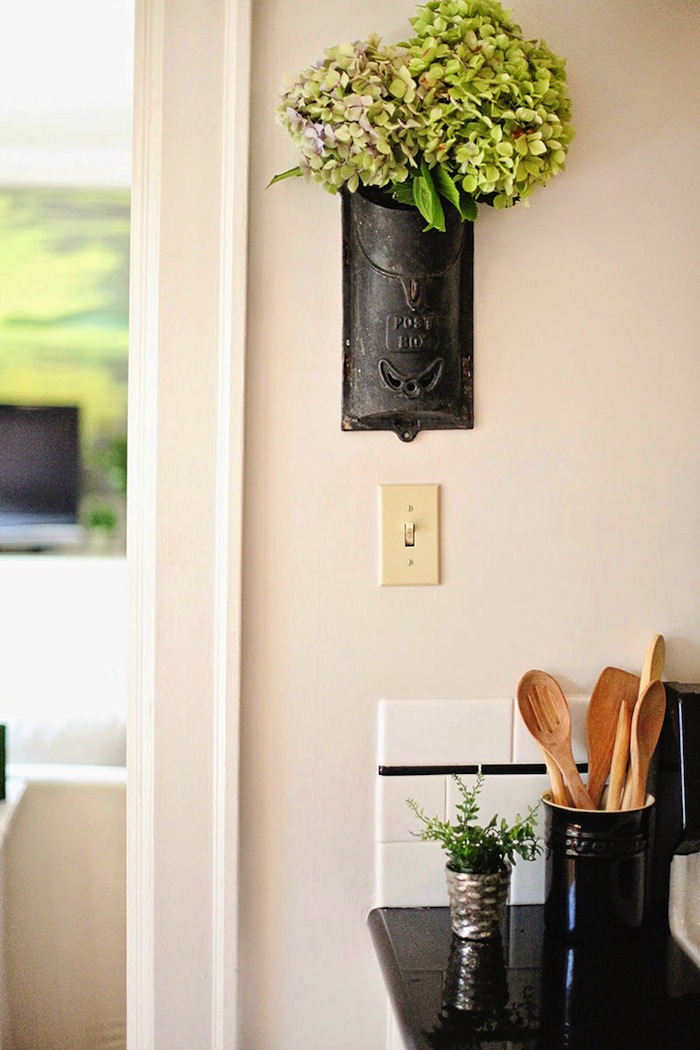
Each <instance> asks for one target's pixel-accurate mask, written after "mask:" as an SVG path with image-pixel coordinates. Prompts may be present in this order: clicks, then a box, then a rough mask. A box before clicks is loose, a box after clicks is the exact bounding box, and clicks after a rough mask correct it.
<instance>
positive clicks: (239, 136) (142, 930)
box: [127, 0, 250, 1050]
mask: <svg viewBox="0 0 700 1050" xmlns="http://www.w3.org/2000/svg"><path fill="white" fill-rule="evenodd" d="M249 68H250V0H221V2H219V3H202V2H201V0H136V51H135V103H134V177H133V191H132V234H131V236H132V261H131V321H130V364H129V510H128V514H129V523H128V565H129V577H130V676H129V705H128V810H127V813H128V816H127V839H128V841H127V869H128V880H127V882H128V885H127V926H128V1035H127V1045H128V1048H129V1050H192V1047H195V1046H196V1047H197V1048H201V1050H205V1048H211V1050H234V1048H235V1047H236V1045H237V1010H236V998H237V995H236V987H237V970H238V960H237V928H238V917H237V888H238V887H237V869H238V860H237V856H238V721H239V718H238V714H239V681H240V674H239V662H240V592H241V517H242V488H243V385H244V380H243V362H244V347H245V322H246V318H245V298H246V284H245V275H246V258H247V181H248V105H249Z"/></svg>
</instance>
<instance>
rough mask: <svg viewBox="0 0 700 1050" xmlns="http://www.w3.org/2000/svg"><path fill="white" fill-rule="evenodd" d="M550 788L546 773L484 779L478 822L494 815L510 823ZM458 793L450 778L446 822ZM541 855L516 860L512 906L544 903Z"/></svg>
mask: <svg viewBox="0 0 700 1050" xmlns="http://www.w3.org/2000/svg"><path fill="white" fill-rule="evenodd" d="M462 779H463V780H464V783H465V784H466V785H467V787H473V785H474V782H475V780H476V777H475V776H467V777H463V778H462ZM548 788H549V779H548V777H547V775H546V774H545V773H542V774H537V773H534V774H532V773H522V774H521V773H515V774H504V775H503V776H500V775H498V776H487V777H486V778H485V781H484V786H483V788H482V790H481V794H480V795H479V822H480V823H482V822H487V821H489V820H490V819H491V817H492V816H493V815H494V813H497V814H498V816H499V817H505V819H506V820H507V821H508V822H509V823H512V822H513V821H514V820H515V817H516V816H517V814H518V813H519V814H520V815H521V816H524V815H525V814H526V813H527V808H528V806H533V805H535V804H536V803H537V801H538V799H539V798H540V796H541V795H542V793H543V792H544V791H547V789H548ZM459 797H460V796H459V789H458V787H457V785H456V784H455V782H454V780H453V779H452V778H451V777H450V778H449V781H448V785H447V815H448V819H449V820H454V819H455V818H456V815H457V814H456V809H455V806H456V803H457V802H458V801H459ZM543 818H544V815H543V812H542V809H541V808H540V810H539V812H538V820H537V833H538V835H539V837H540V838H541V837H542V834H543ZM543 858H544V852H543V853H541V854H540V856H539V857H538V858H537V859H536V860H532V861H523V860H517V861H516V863H515V865H514V868H513V878H512V880H511V887H510V903H511V904H541V903H542V902H543V900H544V859H543Z"/></svg>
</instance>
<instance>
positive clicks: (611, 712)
mask: <svg viewBox="0 0 700 1050" xmlns="http://www.w3.org/2000/svg"><path fill="white" fill-rule="evenodd" d="M638 696H639V675H636V674H630V673H629V671H622V670H620V668H619V667H606V668H604V670H603V671H601V673H600V676H599V678H598V681H597V682H596V684H595V688H594V690H593V692H592V694H591V700H590V703H589V705H588V714H587V717H586V735H587V737H588V784H587V787H588V794H589V795H590V796H591V800H592V801H593V803H594V805H595V806H598V805H599V804H600V797H601V795H602V794H603V788H604V787H605V781H606V780H607V778H608V774H609V772H610V767H611V764H612V757H613V749H614V747H615V735H616V732H617V726H618V720H619V717H620V707H622V706H623V705H624V706H625V707H626V708H628V709H629V717H630V719H631V717H632V711H633V710H634V705H635V704H636V702H637V698H638ZM625 764H626V763H625Z"/></svg>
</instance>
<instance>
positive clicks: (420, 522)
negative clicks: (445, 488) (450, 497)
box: [379, 485, 440, 587]
mask: <svg viewBox="0 0 700 1050" xmlns="http://www.w3.org/2000/svg"><path fill="white" fill-rule="evenodd" d="M439 503H440V486H439V485H380V486H379V508H380V557H379V582H380V584H381V585H382V587H405V586H412V585H417V586H425V585H435V584H439V583H440V506H439Z"/></svg>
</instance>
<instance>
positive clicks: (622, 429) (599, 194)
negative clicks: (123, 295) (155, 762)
mask: <svg viewBox="0 0 700 1050" xmlns="http://www.w3.org/2000/svg"><path fill="white" fill-rule="evenodd" d="M411 13H412V9H411V6H410V4H409V5H408V6H407V5H406V4H404V3H399V0H388V2H387V3H386V4H384V5H380V6H378V5H376V4H372V3H369V2H368V0H361V2H359V3H356V4H346V3H342V4H341V3H340V2H339V0H311V2H310V3H307V4H305V5H304V6H303V8H302V7H301V6H300V5H299V4H298V3H292V2H290V0H258V2H257V3H256V5H255V27H254V28H255V38H254V53H253V143H252V147H253V154H252V156H253V166H252V181H251V204H252V214H251V236H252V244H251V270H250V283H251V298H250V345H249V360H248V365H247V368H248V390H247V434H246V442H247V446H246V454H247V482H246V519H245V528H246V544H245V591H244V624H245V638H244V694H243V723H242V745H241V746H242V807H243V810H242V812H243V826H242V841H241V854H242V887H241V892H242V897H241V908H242V917H243V930H242V958H241V973H242V1009H243V1036H242V1043H241V1045H242V1047H243V1050H378V1048H380V1047H381V1046H382V1042H383V1038H384V1002H385V1000H384V993H383V989H382V987H381V981H380V977H379V973H378V970H377V967H376V965H375V962H374V958H373V954H372V950H371V947H370V942H369V936H368V934H367V931H366V928H365V922H364V920H365V916H366V913H367V911H368V910H369V908H370V907H371V906H372V895H373V881H374V874H373V864H374V858H373V821H374V813H373V794H374V770H375V721H376V710H377V702H378V700H379V698H380V697H381V696H393V697H493V698H496V697H507V696H512V695H513V691H514V688H515V684H516V682H517V679H518V677H519V675H520V674H521V672H522V671H524V670H525V669H526V668H528V667H531V666H541V667H543V668H546V669H547V670H549V671H551V672H553V673H555V674H556V675H558V676H559V677H560V679H561V681H562V683H563V684H564V686H565V688H566V689H567V690H569V691H572V692H576V691H580V692H585V691H586V690H589V689H590V688H591V686H592V684H593V682H594V680H595V678H596V677H597V674H598V672H599V670H600V669H601V668H602V667H603V666H604V665H605V664H607V663H613V662H614V663H616V664H619V665H620V666H623V667H628V668H630V669H633V668H635V667H638V666H639V664H640V661H641V657H642V654H643V651H644V648H645V646H646V644H647V641H648V639H649V636H650V634H651V633H653V632H656V631H661V632H663V633H664V634H665V636H666V638H667V643H668V664H667V668H668V677H670V678H679V679H685V680H688V681H692V680H695V681H698V680H700V543H698V534H699V525H700V353H699V352H698V331H699V330H700V306H699V300H698V294H697V289H698V287H699V286H700V281H699V277H700V273H699V270H700V262H699V260H700V249H699V246H698V243H697V241H698V230H699V228H700V224H699V222H698V219H699V218H700V215H699V211H700V206H699V204H698V194H697V171H698V165H699V164H700V143H699V141H698V138H697V135H696V134H695V130H694V129H696V127H697V113H698V111H699V110H700V87H699V81H698V78H697V76H696V72H695V68H696V56H697V54H698V53H699V50H700V7H698V4H697V2H696V0H655V2H654V3H651V2H649V0H635V3H631V2H629V0H588V2H587V3H585V4H584V3H571V2H570V0H520V3H518V4H517V5H516V10H515V13H516V16H517V18H518V20H519V21H520V22H521V23H522V25H523V27H524V29H525V30H526V31H527V32H528V33H529V34H531V35H535V34H541V35H543V36H544V37H545V39H547V41H548V43H549V44H550V46H551V47H552V48H553V49H554V50H556V51H558V52H560V53H562V54H565V55H567V56H568V59H569V75H570V82H571V90H572V94H573V98H574V104H575V124H576V128H577V139H576V142H575V144H574V147H573V149H572V153H571V157H570V162H569V166H568V171H567V172H566V174H565V175H563V176H561V177H560V178H558V179H557V180H556V181H555V183H554V184H552V185H551V186H550V187H549V188H547V189H546V190H544V191H543V192H542V193H541V195H540V196H539V197H536V198H535V199H534V201H533V204H532V207H531V208H530V209H529V210H524V209H523V210H520V209H519V210H516V211H514V212H511V213H508V214H500V213H489V212H487V211H485V210H484V211H483V212H482V214H481V216H480V218H479V220H478V224H477V229H476V273H475V282H476V303H475V316H476V321H475V348H476V349H475V355H476V356H475V363H476V406H475V407H476V428H475V430H474V431H473V432H471V433H469V432H458V431H455V432H446V433H426V434H424V435H422V436H420V437H419V438H418V439H417V440H416V441H415V443H414V444H412V445H408V446H407V445H403V444H401V443H400V442H399V441H398V440H397V439H396V437H394V436H393V435H390V434H360V433H357V434H343V433H341V431H340V396H341V377H340V339H341V299H340V215H339V204H338V201H337V200H334V199H333V198H331V197H330V196H328V195H326V194H324V193H323V192H322V191H321V190H320V189H318V188H310V187H307V186H305V185H304V184H302V183H297V182H288V183H284V184H282V185H280V186H277V187H275V188H274V189H271V190H268V191H267V192H265V191H264V186H265V184H266V182H267V181H268V180H269V178H270V177H271V176H272V175H273V174H274V173H275V172H277V171H280V170H283V169H284V168H286V167H289V166H290V165H291V164H292V163H293V162H294V158H293V156H292V154H291V152H290V149H289V147H288V144H287V142H286V138H285V135H284V133H283V132H282V130H281V129H279V128H278V127H277V126H276V125H275V123H274V120H273V114H272V107H273V94H274V93H275V92H276V91H277V89H278V88H279V86H280V83H281V81H282V79H283V77H284V75H285V74H291V73H294V72H295V71H296V70H297V69H300V68H301V67H302V66H304V65H306V64H308V63H309V62H311V61H313V60H314V59H315V58H317V57H318V56H320V54H321V53H322V50H323V48H324V46H327V45H329V44H331V43H335V42H338V41H340V40H343V39H347V38H356V37H361V36H364V35H366V34H367V33H368V32H369V31H370V30H372V29H376V30H377V31H380V32H382V33H383V34H384V35H385V36H386V37H387V38H392V39H397V38H398V37H400V36H401V35H402V34H403V33H404V31H405V30H404V25H405V23H404V19H405V17H406V16H407V15H409V14H411ZM422 481H425V482H439V483H440V484H441V485H442V486H443V510H444V531H443V542H444V547H443V552H444V582H443V585H442V586H441V587H439V588H429V589H415V590H414V589H401V588H397V589H389V590H380V589H379V588H378V587H377V584H376V532H377V522H376V507H375V501H376V486H377V485H378V484H379V483H382V482H422Z"/></svg>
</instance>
